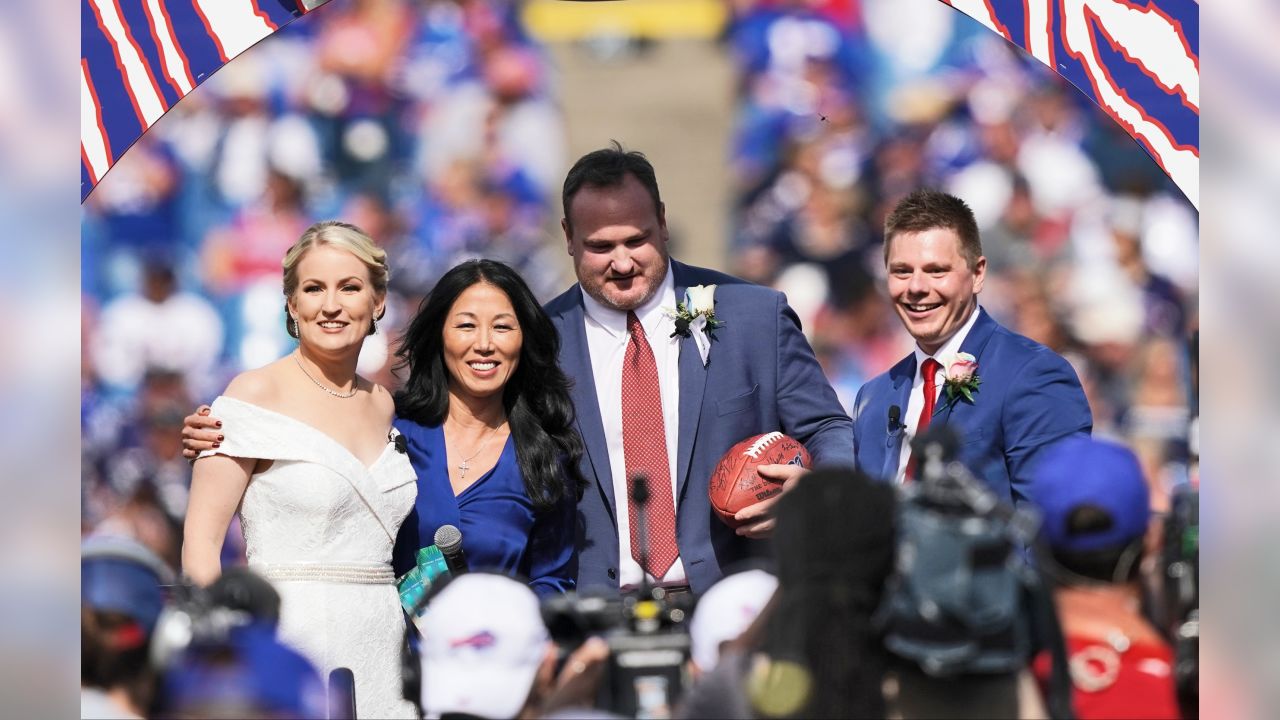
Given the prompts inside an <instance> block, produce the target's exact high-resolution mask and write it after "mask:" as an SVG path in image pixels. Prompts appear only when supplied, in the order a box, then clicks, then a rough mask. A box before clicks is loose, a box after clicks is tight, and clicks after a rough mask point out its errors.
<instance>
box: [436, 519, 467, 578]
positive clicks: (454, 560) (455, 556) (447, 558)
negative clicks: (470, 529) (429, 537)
mask: <svg viewBox="0 0 1280 720" xmlns="http://www.w3.org/2000/svg"><path fill="white" fill-rule="evenodd" d="M435 541H436V547H438V548H440V554H441V555H444V562H445V564H446V565H448V566H449V574H450V575H451V576H453V577H458V576H459V575H462V574H463V573H465V572H467V555H466V553H464V552H463V551H462V531H461V530H459V529H458V528H456V527H454V526H452V525H441V526H440V528H439V529H438V530H436V536H435Z"/></svg>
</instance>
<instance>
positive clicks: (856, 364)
mask: <svg viewBox="0 0 1280 720" xmlns="http://www.w3.org/2000/svg"><path fill="white" fill-rule="evenodd" d="M728 4H729V6H730V8H731V16H730V21H729V23H728V25H727V26H726V27H725V29H724V32H723V35H722V37H721V38H720V43H721V44H722V46H723V48H724V51H725V52H726V53H728V54H729V55H730V56H731V58H732V60H733V63H734V64H735V67H736V70H737V72H736V83H737V84H736V96H735V97H736V107H735V110H734V112H735V126H734V127H735V129H734V132H733V135H732V137H731V138H727V139H726V154H727V156H728V163H729V168H730V175H731V177H732V182H733V183H734V186H733V199H734V202H733V204H732V207H731V208H730V210H729V212H730V217H729V220H728V223H727V226H728V228H729V231H730V234H729V248H730V251H729V254H728V256H727V257H726V258H725V259H724V262H723V265H722V267H723V269H725V270H727V271H729V272H731V273H733V274H735V275H738V276H740V277H743V278H746V279H748V280H752V281H755V282H759V283H762V284H766V285H771V286H773V287H776V288H778V289H780V290H783V291H784V292H786V293H787V295H788V298H789V300H790V302H791V304H792V306H793V307H794V308H795V309H796V311H797V312H798V313H799V314H800V316H801V320H802V322H803V324H804V328H805V331H806V333H807V334H808V335H809V337H810V340H811V342H812V343H813V345H814V349H815V351H816V352H817V354H818V357H819V360H820V362H822V364H823V367H824V369H825V371H826V372H827V375H828V377H829V378H830V380H831V382H832V384H833V386H834V387H835V388H836V390H837V393H838V394H839V396H840V398H841V400H842V401H843V402H844V404H845V406H846V409H848V408H849V405H850V404H851V403H852V400H853V397H854V394H855V393H856V391H857V389H858V387H859V386H860V385H861V384H862V383H863V382H865V381H866V380H868V379H870V378H871V377H873V376H875V375H876V374H878V373H880V372H882V371H883V370H884V369H886V368H887V367H889V366H890V365H891V364H892V363H893V362H895V361H897V360H898V359H899V358H901V357H902V356H903V355H905V354H906V353H907V352H908V351H909V349H910V338H909V337H908V336H907V335H906V334H905V332H904V331H903V330H902V329H901V326H900V324H899V323H898V322H897V321H896V320H895V318H894V316H893V311H892V309H891V307H890V305H889V303H888V300H887V298H886V297H885V291H884V285H883V274H884V259H883V254H882V253H883V249H882V238H881V227H882V224H883V219H884V215H885V213H886V212H887V210H888V208H891V207H892V206H893V204H894V203H895V202H896V201H897V200H898V199H900V198H901V197H902V196H903V195H905V194H906V193H907V192H909V191H910V190H912V189H914V188H916V187H919V186H933V187H938V188H940V189H943V190H946V191H948V192H951V193H953V194H956V195H958V196H960V197H962V198H964V199H965V200H966V201H967V202H968V203H969V204H970V205H971V206H972V207H973V209H974V211H975V213H976V215H977V218H978V221H979V223H980V226H981V233H982V240H983V246H984V252H985V255H986V257H987V258H988V277H987V282H986V286H985V289H984V290H983V293H982V296H981V302H982V304H983V305H984V307H986V308H987V310H988V311H989V312H991V314H993V315H994V316H995V317H996V318H998V319H999V321H1000V322H1002V323H1003V324H1005V325H1007V326H1008V327H1010V328H1011V329H1013V330H1015V331H1016V332H1019V333H1021V334H1024V335H1027V336H1029V337H1031V338H1033V339H1035V340H1037V341H1039V342H1041V343H1044V344H1045V345H1047V346H1049V347H1050V348H1052V349H1054V350H1055V351H1057V352H1059V353H1061V354H1062V355H1064V356H1065V357H1066V358H1068V360H1070V361H1071V363H1072V364H1073V365H1074V366H1075V368H1076V370H1077V372H1078V374H1079V375H1080V378H1081V380H1082V382H1083V384H1084V387H1085V390H1086V394H1087V396H1088V399H1089V403H1090V406H1091V408H1092V411H1093V416H1094V434H1095V436H1100V437H1103V438H1112V439H1117V440H1120V441H1122V442H1123V443H1124V444H1125V445H1127V446H1128V447H1130V448H1132V449H1133V450H1134V452H1135V453H1136V456H1137V459H1138V461H1139V463H1140V467H1141V471H1142V476H1143V477H1144V478H1145V480H1146V483H1147V484H1148V488H1149V491H1150V504H1151V507H1152V508H1153V509H1154V510H1155V511H1156V512H1158V513H1163V512H1167V511H1169V510H1170V504H1171V500H1172V498H1173V497H1174V495H1175V491H1176V490H1177V489H1178V488H1180V487H1182V486H1185V485H1188V484H1192V485H1194V484H1195V483H1196V478H1195V470H1194V463H1193V462H1192V460H1193V458H1194V454H1195V452H1196V451H1197V448H1196V442H1197V440H1196V437H1195V430H1194V428H1195V422H1194V419H1195V417H1196V415H1197V414H1198V409H1197V400H1196V392H1197V387H1196V384H1195V380H1194V378H1195V368H1194V360H1195V358H1196V357H1197V354H1198V348H1197V347H1196V340H1195V338H1198V292H1197V283H1198V255H1199V247H1198V246H1199V239H1198V230H1197V223H1198V216H1197V214H1196V212H1195V210H1194V209H1193V208H1192V207H1191V206H1190V205H1189V203H1187V202H1186V200H1185V199H1184V198H1183V197H1182V196H1181V195H1180V193H1179V192H1178V191H1177V189H1176V188H1175V187H1174V186H1173V184H1172V183H1171V182H1170V181H1169V180H1168V179H1167V178H1166V177H1165V175H1164V174H1163V172H1162V171H1161V170H1160V169H1159V167H1158V166H1157V165H1156V164H1155V162H1154V161H1152V160H1151V158H1150V157H1149V156H1147V155H1146V154H1145V153H1144V152H1143V151H1142V150H1141V149H1140V148H1139V146H1138V145H1137V144H1136V143H1135V142H1134V141H1133V140H1132V138H1130V137H1129V136H1128V135H1127V134H1126V133H1125V132H1124V130H1123V129H1122V128H1120V127H1119V126H1118V125H1117V124H1116V123H1115V122H1113V121H1111V120H1110V119H1109V118H1107V117H1106V116H1105V115H1104V114H1103V113H1102V112H1101V111H1100V110H1099V109H1098V108H1097V107H1096V106H1094V105H1092V104H1091V102H1090V101H1089V100H1087V99H1086V98H1085V97H1084V96H1083V95H1082V94H1080V93H1079V92H1077V91H1076V90H1075V89H1074V88H1073V87H1071V86H1070V85H1068V84H1066V83H1065V81H1063V80H1062V79H1061V78H1060V77H1059V76H1057V75H1055V74H1054V73H1052V72H1051V71H1050V70H1049V69H1048V68H1045V67H1043V66H1042V65H1041V64H1040V63H1039V62H1038V61H1036V60H1034V59H1031V58H1029V57H1028V56H1026V55H1025V54H1024V53H1022V52H1021V51H1020V50H1017V49H1016V48H1014V47H1013V46H1011V45H1010V44H1008V43H1007V42H1005V41H1003V40H1001V39H1000V38H998V37H996V36H995V35H994V34H992V33H991V32H990V31H988V30H986V29H985V28H982V27H981V26H979V25H978V24H977V23H974V22H971V21H968V20H967V19H965V18H964V17H962V16H961V15H960V14H959V13H956V12H955V11H954V10H952V9H951V8H948V7H946V6H945V5H944V4H942V3H928V5H929V6H930V7H923V5H924V4H922V7H921V8H919V9H918V10H913V11H912V12H911V13H910V14H906V13H902V12H899V11H896V9H895V7H894V6H895V2H894V0H728ZM520 10H521V3H517V2H506V1H504V0H345V1H344V2H341V3H333V6H332V7H325V8H323V9H321V10H320V11H318V12H316V13H314V14H313V15H311V16H309V17H308V18H307V19H306V20H304V21H302V22H296V23H293V24H291V25H289V26H287V27H286V28H284V29H282V30H281V31H280V32H278V33H276V34H275V35H274V36H273V37H272V38H270V39H269V40H268V41H264V42H262V43H260V44H259V45H258V46H256V47H254V48H252V49H251V50H249V51H247V52H246V53H245V54H244V55H243V56H241V57H240V58H238V59H237V60H236V62H234V63H232V64H230V65H228V66H227V67H226V68H224V69H222V70H220V71H219V72H218V73H217V74H216V75H215V76H214V77H212V78H210V79H209V80H208V81H207V82H206V83H204V84H203V89H202V90H201V91H200V92H196V93H193V94H192V95H190V96H188V97H187V98H185V99H183V101H182V102H181V103H179V104H178V105H177V106H175V108H174V109H173V110H172V111H170V112H169V113H168V114H167V115H166V116H165V117H164V118H162V120H161V121H160V122H159V123H157V125H156V126H155V127H154V128H153V129H152V130H151V131H149V132H147V133H145V134H144V135H143V136H142V137H141V138H140V139H139V141H138V142H137V144H136V145H135V146H134V147H133V148H131V150H130V151H129V152H128V153H127V154H125V155H124V156H123V157H122V158H121V159H120V161H119V162H118V163H117V164H116V165H115V167H114V168H113V169H112V171H111V172H110V173H109V174H108V175H107V176H106V177H105V178H104V179H103V181H102V182H101V183H100V185H99V186H98V187H97V188H96V189H95V190H94V192H93V193H92V194H91V195H90V196H89V198H88V200H87V201H86V203H85V204H84V206H83V222H82V239H83V261H82V306H83V307H82V309H83V313H82V329H81V335H82V341H83V342H82V363H81V398H82V407H81V428H82V440H83V443H82V448H83V450H82V459H81V463H82V488H81V499H82V503H81V506H82V514H81V524H82V531H83V532H84V533H86V534H88V533H91V532H97V533H99V534H102V533H107V534H123V535H127V536H130V537H133V538H135V539H137V540H138V541H140V542H141V543H142V544H143V545H145V546H146V547H147V548H148V549H149V551H150V552H152V553H154V555H155V556H156V557H158V558H159V559H160V561H161V563H163V564H164V565H165V566H166V567H167V571H168V572H170V573H175V572H176V571H177V570H178V544H179V541H180V537H181V534H180V527H181V521H182V517H183V514H184V511H185V507H186V496H187V495H186V494H187V486H188V483H189V481H190V468H189V466H188V464H187V463H186V461H184V460H183V459H182V457H181V438H180V430H181V425H182V418H183V416H184V415H186V414H187V413H189V412H190V411H191V410H192V409H193V408H194V407H195V406H196V405H197V404H198V403H199V402H204V401H207V400H209V399H210V398H211V397H213V395H214V394H216V393H217V391H218V390H219V389H220V388H222V387H224V386H225V384H226V382H227V380H228V379H229V378H230V377H231V376H232V375H234V374H235V373H236V372H239V371H240V370H242V369H244V368H248V367H256V366H260V365H262V364H265V363H267V362H269V361H271V360H273V359H275V358H277V357H279V356H280V355H282V354H283V353H284V352H286V351H287V349H288V348H289V347H291V345H290V340H289V338H288V337H287V335H286V334H285V332H284V328H283V324H282V323H281V322H280V311H281V304H282V298H281V296H280V294H279V293H280V258H281V257H282V256H283V254H284V251H285V249H286V248H288V247H289V246H290V245H291V244H292V243H293V242H294V241H295V240H297V238H298V236H299V235H300V233H301V232H302V230H303V229H304V228H305V227H307V225H309V224H310V223H311V222H313V221H314V220H317V219H321V218H328V217H339V218H342V219H344V220H347V221H349V222H352V223H355V224H356V225H358V226H360V227H362V228H364V229H365V230H367V231H368V232H369V234H370V235H371V236H372V237H374V238H376V239H377V240H378V241H380V242H381V243H382V244H383V245H384V246H385V247H387V249H388V250H389V252H390V253H391V255H392V258H393V274H392V279H391V292H390V297H389V302H388V313H387V318H386V321H385V323H384V325H383V327H384V328H385V330H384V331H380V333H379V335H378V336H375V337H372V338H370V339H369V341H367V342H366V343H365V350H364V355H363V356H362V358H361V371H362V372H363V373H364V374H366V375H367V376H369V377H371V378H372V379H374V380H377V381H379V382H383V383H384V384H387V385H391V386H394V385H395V378H394V376H393V375H392V374H391V362H390V360H391V358H390V352H391V351H392V350H393V348H392V347H389V346H388V341H389V340H392V341H393V340H394V338H395V337H396V335H397V333H398V331H399V329H400V328H401V327H403V324H404V323H405V321H406V320H407V318H408V317H409V316H411V315H412V313H413V312H414V310H415V309H416V308H417V305H418V302H419V301H420V299H421V298H422V296H423V295H424V294H425V293H426V292H427V291H428V290H429V289H430V288H431V286H432V285H433V283H434V281H435V279H436V278H437V277H439V275H440V274H442V273H443V272H444V271H445V270H447V269H448V268H450V267H452V266H453V265H454V264H456V263H457V262H459V261H460V260H462V259H466V258H469V257H479V256H484V257H491V258H496V259H502V260H504V261H506V262H508V263H511V264H512V265H513V266H515V267H517V268H518V269H519V270H520V271H521V273H522V274H523V275H524V277H525V279H526V280H527V281H528V282H529V284H530V286H531V287H532V288H533V289H534V291H535V293H537V294H538V296H539V297H540V298H541V299H543V300H546V299H550V297H552V296H553V295H554V294H555V293H556V292H558V291H559V290H561V289H562V288H563V287H565V286H567V284H568V278H567V276H566V275H565V274H564V272H563V259H562V257H561V253H562V250H560V248H559V245H558V243H559V241H558V240H557V239H556V238H557V237H558V227H557V224H556V221H557V220H558V218H559V215H560V212H559V198H558V190H559V182H560V178H561V173H562V171H563V169H564V165H565V160H566V157H565V155H566V152H567V151H566V140H565V137H566V131H565V123H564V119H563V117H562V116H561V113H560V110H559V108H558V106H557V103H556V95H555V84H554V79H555V78H554V73H553V68H552V67H551V65H550V63H549V62H548V60H547V57H546V55H545V52H544V50H543V49H542V48H540V47H539V46H538V45H537V44H536V43H535V42H534V41H533V40H532V39H531V38H530V37H528V35H527V34H526V32H525V31H524V29H523V28H522V27H521V23H520V20H519V16H520ZM620 139H622V140H623V141H624V142H625V138H620ZM639 149H641V150H645V151H648V150H649V149H648V148H639ZM229 539H230V540H232V541H233V542H229V543H228V544H227V546H226V547H227V549H226V551H225V552H227V553H228V554H229V557H227V558H225V560H226V561H227V562H225V563H224V564H233V561H234V560H235V555H236V553H237V552H240V551H241V550H240V549H239V547H238V546H237V545H236V543H235V541H238V540H239V531H238V529H237V528H236V527H234V526H233V528H232V532H231V533H230V538H229ZM157 572H159V571H157ZM109 619H110V618H109ZM299 697H301V696H299ZM298 702H302V701H301V700H298ZM308 702H310V700H308Z"/></svg>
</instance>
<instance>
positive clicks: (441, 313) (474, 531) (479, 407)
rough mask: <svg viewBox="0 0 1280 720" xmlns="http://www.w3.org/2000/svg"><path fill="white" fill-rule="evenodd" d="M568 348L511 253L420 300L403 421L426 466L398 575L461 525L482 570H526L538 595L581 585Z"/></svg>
mask: <svg viewBox="0 0 1280 720" xmlns="http://www.w3.org/2000/svg"><path fill="white" fill-rule="evenodd" d="M559 346H560V340H559V336H558V335H557V333H556V330H555V328H554V327H553V326H552V324H551V320H550V318H549V317H547V314H546V312H544V311H543V309H542V306H541V305H539V304H538V301H537V300H536V299H535V298H534V296H533V293H532V292H531V291H530V290H529V287H528V285H526V284H525V282H524V280H523V279H521V277H520V276H519V275H518V274H517V273H516V272H515V271H514V270H512V269H511V268H510V267H508V266H506V265H504V264H502V263H499V262H495V261H492V260H471V261H468V262H464V263H462V264H461V265H458V266H457V267H454V268H453V269H452V270H450V271H449V272H447V273H445V275H444V276H443V277H442V278H440V281H439V282H438V283H437V284H436V286H435V287H434V288H433V289H432V291H431V294H430V295H428V296H427V297H426V299H424V300H423V303H422V306H421V307H420V308H419V310H418V314H417V316H416V317H415V318H414V319H413V321H412V322H411V323H410V325H409V327H408V329H407V330H406V332H405V335H404V339H403V340H402V342H401V346H400V349H399V351H398V352H397V353H396V354H397V356H398V357H399V358H400V360H401V363H400V365H399V366H398V367H397V369H402V368H407V369H408V377H407V379H406V380H405V383H404V386H403V388H402V389H401V390H400V392H399V393H397V394H396V415H397V420H396V421H395V426H396V428H397V429H398V430H399V431H400V433H401V434H402V435H403V436H404V438H405V440H406V441H407V450H408V453H409V459H410V461H411V462H412V464H413V467H414V470H416V471H417V475H418V497H417V501H416V504H415V507H414V510H413V511H412V512H411V513H410V515H409V517H408V518H407V519H406V520H405V522H404V524H403V525H402V526H401V528H400V533H399V536H398V537H397V539H396V547H395V553H394V559H393V566H394V570H395V573H396V575H397V576H400V575H402V574H404V573H405V572H407V571H408V570H410V569H412V568H413V567H414V564H415V559H416V556H417V552H418V550H419V549H420V548H423V547H426V546H428V545H431V544H432V542H433V538H434V536H435V532H436V530H437V529H438V528H440V527H441V526H443V525H454V526H455V527H457V528H458V529H459V530H461V531H462V545H463V549H464V551H465V552H466V555H467V561H468V565H469V566H470V568H471V569H472V570H490V571H495V572H500V573H504V574H507V575H513V576H518V577H522V578H526V579H527V580H528V581H529V585H530V587H531V588H532V589H533V590H534V591H535V592H536V593H538V595H539V596H546V595H549V594H554V593H562V592H566V591H569V590H572V589H573V588H574V584H575V579H574V578H575V576H576V574H577V556H576V550H575V547H574V532H575V522H576V519H575V513H576V506H577V500H578V497H579V496H580V494H581V488H582V487H583V486H584V485H585V481H584V480H583V478H582V476H581V474H580V473H579V472H578V461H579V459H580V458H581V456H582V441H581V439H580V438H579V437H578V434H577V431H576V430H575V428H574V414H573V401H572V400H571V399H570V396H569V382H570V381H569V379H568V377H567V376H566V375H565V374H564V373H563V372H562V371H561V370H560V367H559V365H558V364H557V358H558V357H559V349H560V347H559Z"/></svg>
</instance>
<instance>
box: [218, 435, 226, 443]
mask: <svg viewBox="0 0 1280 720" xmlns="http://www.w3.org/2000/svg"><path fill="white" fill-rule="evenodd" d="M223 440H226V438H225V437H224V436H222V435H219V436H218V442H222V441H223Z"/></svg>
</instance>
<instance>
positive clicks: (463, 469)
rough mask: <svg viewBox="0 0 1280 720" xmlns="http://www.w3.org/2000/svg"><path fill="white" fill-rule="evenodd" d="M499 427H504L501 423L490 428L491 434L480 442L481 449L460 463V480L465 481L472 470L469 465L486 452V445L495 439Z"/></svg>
mask: <svg viewBox="0 0 1280 720" xmlns="http://www.w3.org/2000/svg"><path fill="white" fill-rule="evenodd" d="M499 427H502V424H501V423H499V424H497V425H495V426H493V427H492V428H489V433H488V434H487V435H485V436H484V440H481V441H480V447H479V449H477V450H476V451H475V452H474V453H472V454H471V457H469V458H466V459H464V460H463V461H462V462H460V463H458V472H459V473H460V474H459V475H458V479H459V480H465V479H466V478H467V471H468V470H470V469H471V465H470V464H469V463H470V462H471V461H472V460H475V459H476V456H477V455H479V454H480V453H481V452H483V451H484V447H485V445H488V444H489V439H490V438H492V437H493V434H494V433H496V432H498V428H499Z"/></svg>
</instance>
